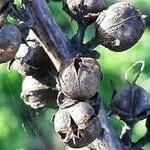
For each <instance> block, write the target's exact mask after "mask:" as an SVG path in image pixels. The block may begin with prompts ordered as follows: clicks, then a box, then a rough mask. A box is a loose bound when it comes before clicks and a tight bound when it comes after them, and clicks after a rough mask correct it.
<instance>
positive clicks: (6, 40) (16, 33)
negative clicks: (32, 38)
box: [0, 25, 22, 63]
mask: <svg viewBox="0 0 150 150" xmlns="http://www.w3.org/2000/svg"><path fill="white" fill-rule="evenodd" d="M21 42H22V35H21V32H20V30H19V29H18V28H17V27H16V26H14V25H4V26H3V27H2V28H1V29H0V63H5V62H7V61H9V60H11V59H13V58H14V56H15V54H16V53H17V50H18V48H19V46H20V44H21Z"/></svg>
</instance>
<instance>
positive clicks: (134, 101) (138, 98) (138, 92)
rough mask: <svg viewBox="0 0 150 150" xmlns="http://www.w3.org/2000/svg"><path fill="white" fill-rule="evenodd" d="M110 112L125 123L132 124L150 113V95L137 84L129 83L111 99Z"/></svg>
mask: <svg viewBox="0 0 150 150" xmlns="http://www.w3.org/2000/svg"><path fill="white" fill-rule="evenodd" d="M110 109H111V114H115V115H117V116H119V117H120V119H121V120H123V121H124V122H126V123H127V124H134V123H136V122H137V121H139V120H141V119H143V118H146V116H147V115H148V114H150V95H149V94H148V93H147V92H146V91H145V90H144V89H143V88H142V87H140V86H138V85H129V86H126V87H124V88H123V89H122V90H121V91H119V92H118V93H117V94H116V95H115V96H114V97H113V99H112V103H111V107H110Z"/></svg>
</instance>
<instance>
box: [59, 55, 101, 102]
mask: <svg viewBox="0 0 150 150" xmlns="http://www.w3.org/2000/svg"><path fill="white" fill-rule="evenodd" d="M59 80H60V86H61V90H62V92H63V93H64V95H66V96H67V97H69V98H72V99H77V100H82V99H90V98H91V97H93V96H94V95H95V93H96V91H97V87H98V85H99V82H100V81H101V80H102V73H101V71H100V66H99V64H98V63H97V62H96V60H94V59H92V58H84V57H75V58H74V59H69V60H65V61H64V62H63V63H62V64H61V67H60V70H59Z"/></svg>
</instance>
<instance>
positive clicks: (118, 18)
mask: <svg viewBox="0 0 150 150" xmlns="http://www.w3.org/2000/svg"><path fill="white" fill-rule="evenodd" d="M95 27H96V34H97V38H98V39H99V40H100V42H101V44H102V45H103V46H105V47H107V48H108V49H110V50H112V51H115V52H120V51H124V50H127V49H129V48H130V47H132V46H133V45H135V44H136V43H137V42H138V40H139V39H140V38H141V36H142V34H143V32H144V29H145V23H144V19H143V17H142V15H141V14H140V12H139V11H137V10H136V9H135V8H134V7H133V6H131V5H130V4H129V3H127V2H118V3H115V4H113V5H111V6H110V7H108V9H107V10H104V11H103V12H102V13H100V15H99V17H98V18H97V20H96V26H95Z"/></svg>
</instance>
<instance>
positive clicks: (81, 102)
mask: <svg viewBox="0 0 150 150" xmlns="http://www.w3.org/2000/svg"><path fill="white" fill-rule="evenodd" d="M59 80H60V87H61V91H60V93H59V95H58V98H57V103H58V105H59V110H58V111H57V113H56V114H55V117H54V127H55V131H56V132H57V133H58V134H59V136H60V137H61V139H62V141H63V142H64V143H65V144H67V145H68V146H70V147H72V148H81V147H84V146H87V145H88V144H90V143H91V142H93V141H94V140H95V139H96V138H97V136H98V135H99V134H100V132H101V129H102V128H101V124H100V122H99V118H98V116H97V115H98V114H99V107H100V96H99V94H98V92H97V87H98V85H99V83H100V81H101V80H102V73H101V71H100V66H99V64H98V63H97V62H96V60H94V59H92V58H87V57H75V58H73V59H68V60H65V61H64V62H63V63H62V64H61V66H60V70H59Z"/></svg>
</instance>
